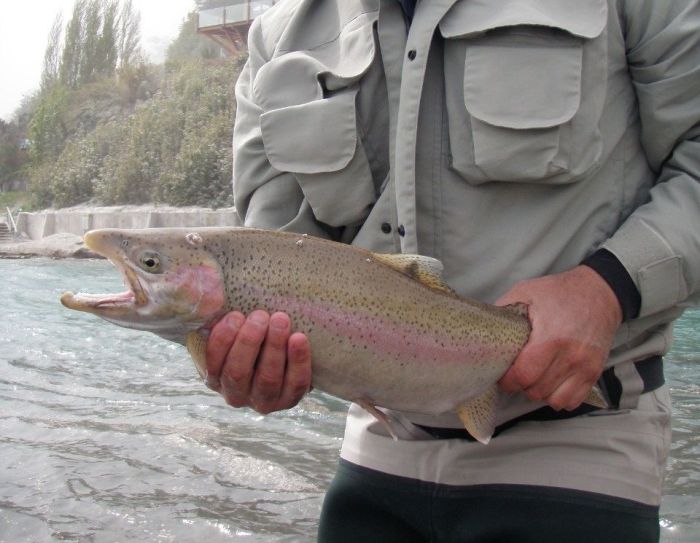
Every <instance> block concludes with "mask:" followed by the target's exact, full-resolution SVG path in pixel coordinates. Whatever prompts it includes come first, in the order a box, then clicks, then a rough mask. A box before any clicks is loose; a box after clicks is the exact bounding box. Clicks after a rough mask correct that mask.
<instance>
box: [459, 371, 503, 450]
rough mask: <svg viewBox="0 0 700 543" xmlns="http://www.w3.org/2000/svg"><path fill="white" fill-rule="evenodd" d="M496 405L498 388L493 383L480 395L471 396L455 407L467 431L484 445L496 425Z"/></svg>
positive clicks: (489, 438) (489, 439)
mask: <svg viewBox="0 0 700 543" xmlns="http://www.w3.org/2000/svg"><path fill="white" fill-rule="evenodd" d="M497 405H498V389H497V388H496V386H495V385H494V386H493V387H491V388H490V389H488V390H487V391H486V392H485V393H484V394H482V395H481V396H477V397H476V398H472V399H471V400H469V401H468V402H466V403H464V404H462V405H460V406H459V407H458V408H457V414H458V415H459V418H460V420H461V421H462V424H464V427H465V428H466V429H467V432H469V433H470V434H471V436H472V437H473V438H474V439H476V440H477V441H478V442H479V443H483V444H484V445H486V444H487V443H488V442H489V441H491V436H492V435H493V431H494V429H495V427H496V406H497Z"/></svg>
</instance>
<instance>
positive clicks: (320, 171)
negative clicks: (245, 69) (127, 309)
mask: <svg viewBox="0 0 700 543" xmlns="http://www.w3.org/2000/svg"><path fill="white" fill-rule="evenodd" d="M375 20H376V14H371V13H370V14H365V15H364V16H361V17H358V18H355V19H353V20H352V21H351V22H350V23H349V24H348V25H346V26H345V27H344V28H343V29H342V31H341V33H340V35H339V36H338V38H337V39H336V40H334V41H333V42H331V43H328V44H325V45H323V46H319V47H318V48H316V49H309V50H302V51H292V52H287V53H284V54H281V55H279V56H277V57H276V58H273V59H272V60H271V61H270V62H268V63H267V64H266V65H265V66H264V67H263V68H261V69H260V71H259V72H258V74H257V76H256V78H255V81H254V85H253V92H254V97H255V99H256V102H257V103H258V104H259V105H260V107H261V109H262V113H261V116H260V131H261V136H262V141H263V146H264V150H265V154H266V155H267V159H268V160H269V162H270V165H271V166H272V167H273V168H275V169H276V170H278V171H280V172H289V173H292V174H293V175H294V176H295V178H296V180H297V181H298V183H299V186H300V187H301V190H302V192H303V194H304V197H305V198H306V200H307V201H308V203H309V205H310V207H311V209H312V211H313V213H314V216H315V217H316V219H318V220H319V221H320V222H322V223H325V224H328V225H330V226H350V225H355V224H359V223H361V222H362V221H363V220H364V218H365V217H366V216H367V214H368V213H369V211H370V210H371V208H372V205H373V204H374V202H375V201H376V197H377V191H376V188H375V182H374V180H373V175H372V170H371V168H370V165H369V160H368V158H367V154H366V152H365V150H364V145H363V142H362V141H361V137H360V132H362V130H360V126H359V124H360V123H359V120H358V116H357V107H356V99H357V94H358V91H359V88H360V84H361V80H362V78H363V76H364V75H365V74H366V72H367V71H368V70H369V68H370V66H371V65H372V63H373V61H374V59H375V48H376V46H375V42H374V35H373V23H374V21H375Z"/></svg>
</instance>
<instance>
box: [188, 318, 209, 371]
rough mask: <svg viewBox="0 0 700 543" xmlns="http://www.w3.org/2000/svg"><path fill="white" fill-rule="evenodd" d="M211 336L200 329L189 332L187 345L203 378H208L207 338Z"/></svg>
mask: <svg viewBox="0 0 700 543" xmlns="http://www.w3.org/2000/svg"><path fill="white" fill-rule="evenodd" d="M208 339H209V336H207V335H206V334H204V333H202V332H201V331H199V330H194V331H192V332H190V333H189V334H187V339H186V342H185V346H186V347H187V352H188V353H190V357H191V358H192V361H193V362H194V366H195V368H197V372H198V373H199V376H200V377H201V378H202V379H206V378H207V340H208Z"/></svg>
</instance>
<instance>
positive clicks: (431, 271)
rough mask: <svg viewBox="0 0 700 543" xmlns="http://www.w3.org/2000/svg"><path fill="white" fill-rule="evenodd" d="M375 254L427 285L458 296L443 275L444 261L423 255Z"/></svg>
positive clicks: (384, 262) (379, 258)
mask: <svg viewBox="0 0 700 543" xmlns="http://www.w3.org/2000/svg"><path fill="white" fill-rule="evenodd" d="M373 256H374V259H375V260H377V261H378V262H382V263H383V264H385V265H387V266H389V267H390V268H393V269H394V270H396V271H399V272H401V273H403V274H404V275H407V276H408V277H411V278H412V279H415V280H416V281H418V282H420V283H422V284H424V285H425V286H427V287H430V288H432V289H435V290H439V291H440V292H444V293H447V294H452V295H453V296H456V294H455V291H454V290H453V289H452V287H450V285H448V284H447V283H446V282H445V279H444V278H443V276H442V272H443V265H442V262H440V261H439V260H437V259H436V258H431V257H429V256H422V255H403V254H380V253H373Z"/></svg>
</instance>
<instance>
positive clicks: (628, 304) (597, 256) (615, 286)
mask: <svg viewBox="0 0 700 543" xmlns="http://www.w3.org/2000/svg"><path fill="white" fill-rule="evenodd" d="M581 264H583V265H584V266H588V267H589V268H592V269H593V270H594V271H595V272H596V273H598V275H600V276H601V277H602V278H603V280H605V282H606V283H607V284H608V285H609V286H610V288H611V289H612V291H613V292H614V293H615V296H616V297H617V300H618V301H619V302H620V307H621V308H622V320H623V321H628V320H631V319H634V318H637V317H638V316H639V309H640V307H641V305H642V297H641V295H640V294H639V290H637V286H636V285H635V284H634V281H633V280H632V277H630V274H629V273H627V270H626V269H625V267H624V266H623V265H622V263H621V262H620V261H619V260H618V259H617V257H616V256H615V255H614V254H612V253H611V252H610V251H608V250H607V249H598V250H597V251H596V252H595V253H593V254H592V255H590V256H589V257H587V258H586V259H585V260H584V261H583V262H582V263H581Z"/></svg>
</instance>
